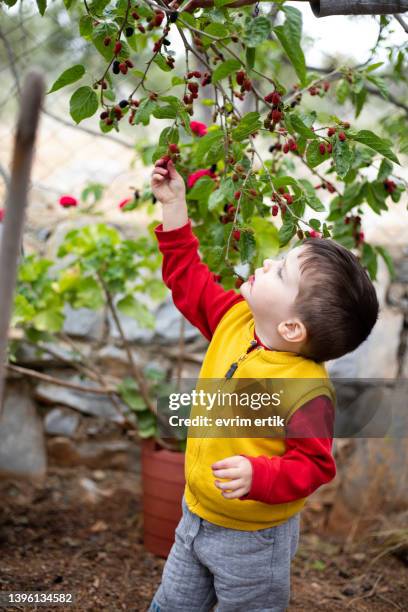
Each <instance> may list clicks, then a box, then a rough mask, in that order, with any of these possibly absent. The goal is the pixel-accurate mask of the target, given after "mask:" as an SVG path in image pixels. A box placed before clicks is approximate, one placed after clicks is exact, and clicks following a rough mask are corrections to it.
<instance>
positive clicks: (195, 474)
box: [184, 301, 335, 531]
mask: <svg viewBox="0 0 408 612" xmlns="http://www.w3.org/2000/svg"><path fill="white" fill-rule="evenodd" d="M253 339H254V319H253V316H252V312H251V310H250V309H249V307H248V304H247V303H246V302H245V301H242V302H238V303H237V304H235V305H234V306H233V307H232V308H230V309H229V310H228V311H227V312H226V314H225V315H224V316H223V318H222V319H221V321H220V322H219V324H218V326H217V328H216V330H215V333H214V335H213V338H212V340H211V343H210V345H209V347H208V350H207V353H206V356H205V359H204V362H203V365H202V368H201V371H200V375H199V380H200V379H208V378H210V379H223V378H224V377H225V374H226V372H227V371H228V369H229V368H230V366H231V364H232V363H233V362H237V361H238V359H240V361H239V365H238V368H237V370H236V371H235V372H234V374H233V378H234V379H235V378H245V379H251V378H252V379H255V378H257V379H271V378H281V379H284V378H290V379H298V378H300V379H301V378H304V379H309V380H308V381H303V382H305V384H303V383H302V385H300V386H299V387H298V389H297V391H296V390H295V392H293V390H292V392H291V397H290V398H289V399H288V400H286V401H285V402H284V403H283V405H282V408H281V414H282V415H283V416H285V418H286V420H289V418H290V416H292V414H293V413H294V412H295V411H296V410H297V409H298V408H300V407H301V406H302V405H303V404H304V403H306V402H307V401H309V400H311V399H313V398H314V397H317V396H318V395H327V396H328V397H329V398H330V399H331V400H332V402H333V403H334V402H335V393H334V388H333V386H332V384H331V382H330V380H329V378H328V375H327V371H326V369H325V367H324V365H323V364H319V363H316V362H314V361H311V360H309V359H305V358H304V357H302V356H300V355H297V354H295V353H290V352H282V351H267V350H265V349H263V348H257V349H255V350H253V351H252V352H250V353H248V354H247V355H246V354H245V351H246V349H247V348H248V346H249V345H250V342H251V341H253ZM198 386H199V385H198ZM291 387H292V388H293V387H295V388H296V385H291ZM215 412H216V408H215ZM275 414H276V413H275ZM214 416H216V415H214ZM285 450H286V444H285V439H284V437H278V438H271V437H270V438H266V437H265V438H254V437H248V438H234V437H229V438H224V437H222V438H221V437H200V438H199V437H191V436H188V438H187V446H186V457H185V478H186V486H185V491H184V494H185V499H186V503H187V505H188V507H189V509H190V510H191V511H192V512H194V513H195V514H198V516H200V517H201V518H203V519H205V520H207V521H210V522H211V523H214V524H216V525H220V526H222V527H229V528H231V529H242V530H248V531H253V530H257V529H265V528H267V527H273V526H275V525H279V524H280V523H283V522H285V521H286V520H288V519H289V518H290V517H291V516H293V515H294V514H296V513H297V512H299V511H300V510H301V509H302V508H303V506H304V504H305V502H306V499H307V498H302V499H298V500H296V501H293V502H289V503H285V504H266V503H263V502H259V501H255V500H240V499H225V498H224V497H223V496H222V495H221V491H220V489H218V488H217V487H216V486H215V484H214V481H215V478H214V476H213V473H212V470H211V465H212V464H213V463H215V462H216V461H219V460H221V459H225V458H226V457H230V456H232V455H240V454H246V455H251V456H255V457H256V456H259V455H265V456H269V457H272V456H277V455H278V456H281V455H283V454H284V453H285Z"/></svg>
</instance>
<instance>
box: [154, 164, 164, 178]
mask: <svg viewBox="0 0 408 612" xmlns="http://www.w3.org/2000/svg"><path fill="white" fill-rule="evenodd" d="M152 174H162V175H163V176H164V175H165V174H167V170H166V168H162V167H161V166H157V167H156V168H154V170H153V172H152Z"/></svg>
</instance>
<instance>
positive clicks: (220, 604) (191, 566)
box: [148, 496, 300, 612]
mask: <svg viewBox="0 0 408 612" xmlns="http://www.w3.org/2000/svg"><path fill="white" fill-rule="evenodd" d="M182 507H183V516H182V517H181V519H180V522H179V524H178V525H177V528H176V533H175V542H174V544H173V546H172V548H171V550H170V553H169V556H168V558H167V561H166V563H165V565H164V569H163V576H162V581H161V584H160V586H159V588H158V590H157V591H156V594H155V596H154V598H153V600H152V602H151V604H150V607H149V610H148V612H208V611H209V610H211V609H212V607H213V606H214V605H216V604H217V605H216V608H215V612H255V611H256V612H284V610H285V609H286V607H287V606H288V603H289V596H290V563H291V560H292V559H293V557H294V556H295V553H296V550H297V547H298V541H299V519H300V513H298V514H295V515H294V516H292V517H291V518H290V519H289V520H287V521H286V522H285V523H282V524H281V525H278V526H277V527H268V528H267V529H259V530H257V531H242V530H238V529H227V528H225V527H220V526H218V525H214V523H210V522H208V521H206V520H204V519H202V518H200V517H199V516H198V515H197V514H193V513H192V512H191V511H190V510H189V508H188V506H187V504H186V502H185V499H184V496H183V500H182Z"/></svg>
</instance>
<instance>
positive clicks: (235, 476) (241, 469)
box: [211, 455, 252, 499]
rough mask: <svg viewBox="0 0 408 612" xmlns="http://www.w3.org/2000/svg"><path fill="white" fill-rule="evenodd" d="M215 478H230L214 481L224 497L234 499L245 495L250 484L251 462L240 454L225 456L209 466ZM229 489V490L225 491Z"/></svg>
mask: <svg viewBox="0 0 408 612" xmlns="http://www.w3.org/2000/svg"><path fill="white" fill-rule="evenodd" d="M211 469H212V472H213V475H214V476H215V478H230V479H231V480H229V482H219V481H218V480H216V481H215V483H214V484H215V486H216V487H218V488H219V489H221V490H222V496H223V497H225V498H226V499H236V498H238V497H242V496H243V495H246V494H247V493H248V491H249V490H250V489H251V484H252V464H251V462H250V461H249V459H247V458H246V457H243V456H242V455H233V456H232V457H226V458H225V459H222V460H221V461H216V463H213V464H212V466H211ZM227 491H230V492H227Z"/></svg>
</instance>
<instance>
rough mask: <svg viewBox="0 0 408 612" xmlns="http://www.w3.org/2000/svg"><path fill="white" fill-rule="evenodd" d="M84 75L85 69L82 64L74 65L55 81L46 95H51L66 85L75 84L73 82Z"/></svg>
mask: <svg viewBox="0 0 408 612" xmlns="http://www.w3.org/2000/svg"><path fill="white" fill-rule="evenodd" d="M84 74H85V68H84V67H83V66H82V64H76V65H75V66H72V67H71V68H68V69H67V70H64V72H63V73H62V74H60V76H59V77H58V79H57V80H56V81H55V83H54V85H53V86H52V87H51V89H50V90H49V91H48V92H47V93H49V94H50V93H52V92H53V91H57V90H58V89H61V88H62V87H65V86H66V85H71V83H75V81H79V79H82V77H83V76H84Z"/></svg>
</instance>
